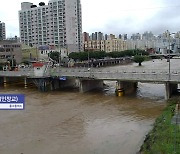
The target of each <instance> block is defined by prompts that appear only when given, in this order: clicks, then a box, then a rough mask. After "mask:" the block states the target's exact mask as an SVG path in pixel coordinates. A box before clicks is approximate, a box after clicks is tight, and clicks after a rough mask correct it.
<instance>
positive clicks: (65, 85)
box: [59, 79, 77, 88]
mask: <svg viewBox="0 0 180 154" xmlns="http://www.w3.org/2000/svg"><path fill="white" fill-rule="evenodd" d="M59 87H60V88H68V87H77V82H76V79H67V80H64V81H62V80H60V81H59Z"/></svg>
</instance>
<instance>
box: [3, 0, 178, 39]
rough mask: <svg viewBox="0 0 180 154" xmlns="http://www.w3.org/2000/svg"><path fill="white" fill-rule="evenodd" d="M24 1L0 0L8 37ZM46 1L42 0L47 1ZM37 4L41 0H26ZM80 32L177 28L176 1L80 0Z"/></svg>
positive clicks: (13, 32)
mask: <svg viewBox="0 0 180 154" xmlns="http://www.w3.org/2000/svg"><path fill="white" fill-rule="evenodd" d="M23 1H24V0H1V3H0V21H2V22H5V23H6V31H7V37H10V36H14V35H18V36H19V24H18V10H20V7H21V2H23ZM48 1H49V0H44V2H45V3H46V4H47V3H48ZM29 2H33V3H34V4H38V3H39V2H41V0H29ZM81 3H82V21H83V31H86V32H89V33H92V32H94V31H101V32H103V33H108V34H109V33H113V34H125V33H127V34H131V33H138V32H139V33H143V32H144V31H152V32H153V33H154V34H160V33H162V32H164V31H166V30H169V31H170V32H176V31H180V1H179V0H81Z"/></svg>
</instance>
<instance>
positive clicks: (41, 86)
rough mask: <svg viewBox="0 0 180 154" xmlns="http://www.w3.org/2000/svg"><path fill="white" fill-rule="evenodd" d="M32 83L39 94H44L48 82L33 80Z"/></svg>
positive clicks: (41, 79) (42, 79) (38, 79)
mask: <svg viewBox="0 0 180 154" xmlns="http://www.w3.org/2000/svg"><path fill="white" fill-rule="evenodd" d="M33 82H34V83H35V85H36V86H37V87H38V90H39V91H41V92H46V91H47V90H48V82H49V81H48V80H47V79H46V78H36V79H33Z"/></svg>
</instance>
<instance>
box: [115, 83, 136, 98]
mask: <svg viewBox="0 0 180 154" xmlns="http://www.w3.org/2000/svg"><path fill="white" fill-rule="evenodd" d="M136 89H137V82H127V81H117V83H116V90H115V93H116V95H117V96H124V94H125V93H126V94H130V93H133V92H134V91H135V90H136Z"/></svg>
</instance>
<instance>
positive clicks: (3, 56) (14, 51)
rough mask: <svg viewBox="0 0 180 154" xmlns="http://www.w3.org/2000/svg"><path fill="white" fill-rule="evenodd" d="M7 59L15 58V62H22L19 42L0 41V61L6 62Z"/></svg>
mask: <svg viewBox="0 0 180 154" xmlns="http://www.w3.org/2000/svg"><path fill="white" fill-rule="evenodd" d="M8 59H15V60H16V63H17V64H19V63H21V62H22V48H21V43H18V42H17V41H12V40H3V41H0V62H7V60H8Z"/></svg>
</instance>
